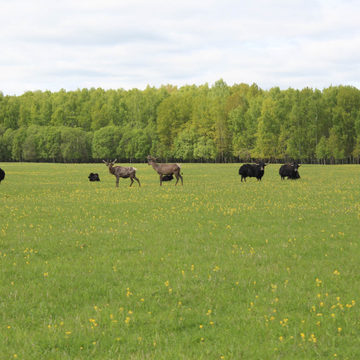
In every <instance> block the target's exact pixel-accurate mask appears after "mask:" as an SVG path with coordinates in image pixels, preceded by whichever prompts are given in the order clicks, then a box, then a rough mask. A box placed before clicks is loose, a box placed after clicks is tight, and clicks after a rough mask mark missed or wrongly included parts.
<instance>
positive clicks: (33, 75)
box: [0, 0, 360, 95]
mask: <svg viewBox="0 0 360 360" xmlns="http://www.w3.org/2000/svg"><path fill="white" fill-rule="evenodd" d="M359 18H360V1H358V0H302V1H300V0H246V1H245V0H181V1H180V0H177V1H172V0H55V1H53V0H0V24H1V30H0V91H2V92H3V93H4V94H10V95H12V94H19V95H20V94H22V93H23V92H25V91H27V90H32V91H34V90H51V91H58V90H60V89H61V88H64V89H66V90H76V89H78V88H79V89H81V88H85V87H86V88H91V87H95V88H97V87H102V88H104V89H109V88H113V89H118V88H124V89H131V88H138V89H144V88H145V87H146V86H147V85H150V86H155V87H159V86H161V85H165V84H172V85H178V86H182V85H185V84H196V85H200V84H204V83H209V85H212V84H213V83H214V82H215V81H216V80H219V79H220V78H222V79H223V80H225V81H226V82H227V83H228V84H229V85H233V84H234V83H242V82H244V83H247V84H252V83H256V84H257V85H259V86H260V87H261V88H263V89H269V88H271V87H273V86H279V87H280V88H281V89H287V88H289V87H292V88H298V89H302V88H304V87H312V88H317V89H323V88H326V87H328V86H331V85H352V86H356V87H357V88H360V25H359Z"/></svg>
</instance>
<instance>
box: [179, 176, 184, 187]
mask: <svg viewBox="0 0 360 360" xmlns="http://www.w3.org/2000/svg"><path fill="white" fill-rule="evenodd" d="M179 177H180V180H181V186H183V185H184V183H183V177H182V176H181V175H180V173H179Z"/></svg>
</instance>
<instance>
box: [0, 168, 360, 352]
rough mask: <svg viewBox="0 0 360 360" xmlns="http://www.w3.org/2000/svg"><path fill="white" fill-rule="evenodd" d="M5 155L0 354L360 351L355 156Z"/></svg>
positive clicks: (358, 172) (0, 191)
mask: <svg viewBox="0 0 360 360" xmlns="http://www.w3.org/2000/svg"><path fill="white" fill-rule="evenodd" d="M1 167H2V168H4V169H5V171H6V178H5V181H4V182H3V183H1V185H0V204H1V207H0V269H1V271H0V284H1V287H0V309H1V311H0V320H1V321H0V349H1V350H0V359H13V358H18V359H332V358H338V359H357V358H360V337H359V330H360V329H359V327H360V326H359V318H360V311H359V301H360V299H359V289H360V266H359V258H360V250H359V235H360V226H359V220H360V203H359V198H360V196H359V195H360V187H359V181H360V168H359V167H358V166H351V165H349V166H347V165H345V166H315V165H314V166H312V165H303V166H302V167H300V174H301V179H300V180H298V181H291V180H290V181H281V180H280V176H279V175H278V168H279V165H269V166H267V168H266V170H265V176H264V178H263V180H262V181H261V182H257V181H256V180H255V179H248V180H247V182H246V183H241V182H240V177H239V176H238V168H239V165H236V164H231V165H230V164H226V165H225V164H222V165H220V164H206V165H205V164H196V165H195V164H184V165H183V166H182V168H183V176H184V186H183V187H181V186H177V187H175V186H174V182H171V183H164V184H163V186H162V187H161V188H160V187H159V181H158V176H157V174H156V173H155V172H154V170H153V169H152V168H151V167H149V166H148V165H146V164H140V165H136V167H137V168H138V171H137V176H138V177H139V178H140V181H141V184H142V186H141V188H139V187H138V186H137V185H136V184H134V186H133V187H131V188H129V183H130V181H129V179H125V180H124V179H121V180H120V187H119V188H118V189H116V188H115V177H114V176H112V175H110V174H109V173H108V170H107V168H106V167H105V166H104V165H103V164H95V165H94V164H92V165H91V164H82V165H75V164H72V165H65V164H29V163H16V164H15V163H7V164H3V165H2V166H1ZM90 172H98V173H99V175H100V178H101V182H99V183H90V182H89V181H88V179H87V176H88V174H89V173H90Z"/></svg>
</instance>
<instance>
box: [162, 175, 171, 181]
mask: <svg viewBox="0 0 360 360" xmlns="http://www.w3.org/2000/svg"><path fill="white" fill-rule="evenodd" d="M173 178H174V176H173V175H172V174H171V175H163V177H162V179H161V181H171V180H172V179H173Z"/></svg>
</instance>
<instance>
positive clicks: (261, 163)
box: [256, 161, 266, 171]
mask: <svg viewBox="0 0 360 360" xmlns="http://www.w3.org/2000/svg"><path fill="white" fill-rule="evenodd" d="M256 164H257V165H258V166H259V167H260V170H262V171H263V170H264V168H265V166H266V164H265V163H264V162H263V161H258V162H257V163H256Z"/></svg>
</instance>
